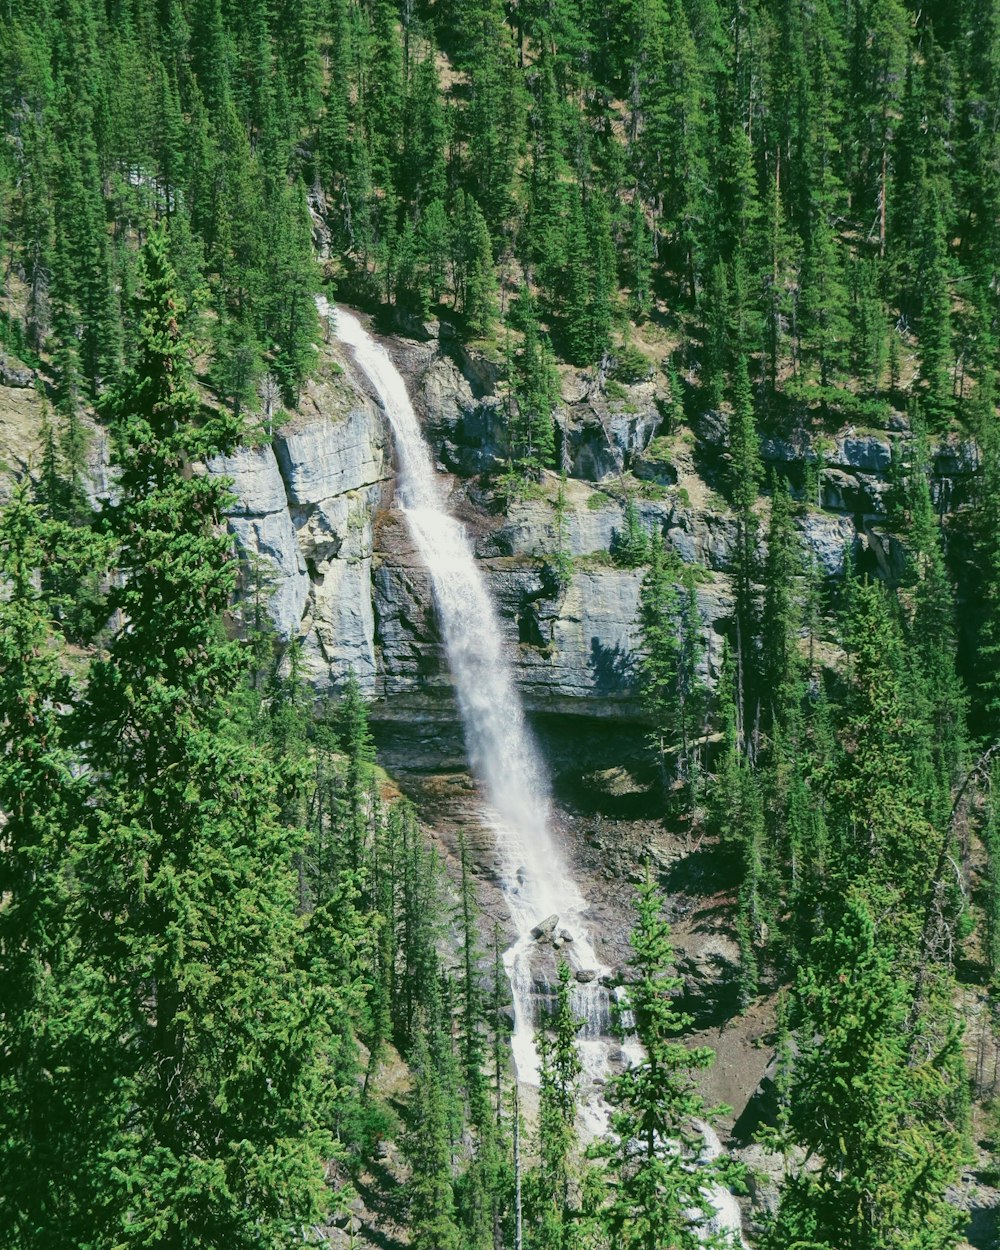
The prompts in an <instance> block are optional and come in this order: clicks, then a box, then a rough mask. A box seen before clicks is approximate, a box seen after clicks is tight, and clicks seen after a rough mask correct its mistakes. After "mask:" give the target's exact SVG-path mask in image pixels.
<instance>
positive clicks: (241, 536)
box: [229, 512, 309, 641]
mask: <svg viewBox="0 0 1000 1250" xmlns="http://www.w3.org/2000/svg"><path fill="white" fill-rule="evenodd" d="M229 528H230V530H231V531H232V533H233V534H234V536H235V538H236V543H237V546H238V547H239V549H240V552H241V553H242V555H243V556H244V557H246V558H249V559H251V560H259V561H260V565H261V574H262V575H263V579H264V584H265V586H266V588H267V590H268V592H269V595H270V598H269V600H268V612H269V614H270V616H271V620H272V621H273V623H274V628H275V631H276V632H277V634H278V637H279V638H281V639H283V640H285V641H287V640H288V639H290V638H293V637H295V635H296V634H297V633H298V631H299V624H300V622H301V620H302V612H303V609H304V608H305V604H306V599H307V598H308V596H309V576H308V574H307V572H306V568H305V561H304V560H303V558H302V553H301V552H300V550H299V545H298V543H297V541H296V538H295V527H294V526H293V525H292V519H291V517H290V516H289V515H288V513H287V512H273V513H270V514H268V515H267V516H261V517H255V516H233V517H230V519H229ZM246 580H247V581H248V582H249V584H250V586H251V588H252V589H251V590H250V592H249V593H251V594H254V593H255V587H254V584H255V581H256V574H255V573H254V572H253V571H252V570H251V572H250V573H249V574H248V577H247V579H246Z"/></svg>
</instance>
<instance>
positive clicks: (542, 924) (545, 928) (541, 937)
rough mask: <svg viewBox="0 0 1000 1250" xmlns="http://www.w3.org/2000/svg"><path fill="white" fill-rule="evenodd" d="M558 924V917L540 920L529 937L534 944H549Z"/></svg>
mask: <svg viewBox="0 0 1000 1250" xmlns="http://www.w3.org/2000/svg"><path fill="white" fill-rule="evenodd" d="M558 923H559V917H558V916H557V915H553V916H546V918H545V919H544V920H540V921H539V922H538V924H536V925H535V927H534V928H533V929H532V930H531V936H532V937H533V938H534V939H535V941H536V942H551V940H552V937H553V935H554V934H555V931H556V926H557V925H558Z"/></svg>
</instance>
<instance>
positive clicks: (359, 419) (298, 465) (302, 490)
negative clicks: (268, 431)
mask: <svg viewBox="0 0 1000 1250" xmlns="http://www.w3.org/2000/svg"><path fill="white" fill-rule="evenodd" d="M275 450H276V453H277V458H278V464H279V466H280V468H281V475H282V477H283V478H284V480H285V488H286V491H287V493H288V498H289V500H290V502H291V503H293V504H310V503H319V502H320V501H322V500H324V499H330V498H331V497H332V496H334V495H342V494H344V493H345V492H346V491H351V490H360V489H361V488H362V487H363V486H371V485H373V484H374V483H375V482H378V481H380V480H381V478H382V477H383V475H384V472H385V459H384V455H383V439H382V425H381V421H380V419H379V417H378V415H377V413H376V412H375V410H374V408H373V407H371V406H370V405H369V404H367V403H365V404H361V403H359V404H358V405H357V406H356V407H354V408H352V409H351V410H350V412H348V413H347V415H346V416H345V417H343V418H342V419H340V420H337V421H333V420H329V419H321V420H319V421H312V422H310V423H309V424H308V425H306V426H304V427H303V428H301V429H296V430H291V431H285V430H283V431H281V433H279V435H278V437H277V440H276V446H275Z"/></svg>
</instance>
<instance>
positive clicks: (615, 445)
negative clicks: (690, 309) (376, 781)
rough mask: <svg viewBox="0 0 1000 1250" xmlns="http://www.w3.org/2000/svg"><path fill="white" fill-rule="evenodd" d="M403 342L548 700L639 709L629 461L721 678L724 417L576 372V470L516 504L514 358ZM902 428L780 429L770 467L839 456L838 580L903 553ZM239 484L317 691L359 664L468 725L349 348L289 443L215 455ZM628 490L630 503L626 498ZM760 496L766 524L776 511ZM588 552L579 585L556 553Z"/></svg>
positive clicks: (948, 452) (563, 441)
mask: <svg viewBox="0 0 1000 1250" xmlns="http://www.w3.org/2000/svg"><path fill="white" fill-rule="evenodd" d="M418 333H419V337H418V338H406V337H396V338H393V339H390V340H388V346H389V347H390V350H391V351H392V352H393V354H394V357H395V358H396V360H397V363H398V364H399V365H400V367H401V369H402V370H403V372H404V374H405V375H406V377H407V380H408V384H409V386H410V391H411V394H412V395H413V396H414V397H415V400H416V404H417V407H418V411H420V412H421V415H422V416H423V417H424V419H425V422H426V429H427V432H428V437H429V439H430V441H431V443H432V447H433V449H434V453H435V456H436V459H437V462H438V466H439V468H440V469H441V471H442V473H445V474H448V475H450V477H449V481H450V487H451V496H452V506H453V508H454V509H455V511H456V512H457V513H458V514H459V515H460V516H461V517H462V518H463V520H465V522H466V523H467V525H468V528H469V530H470V533H471V535H472V537H473V540H474V542H475V549H476V554H477V556H478V557H479V558H480V559H481V560H482V562H483V565H484V569H485V572H486V575H487V579H488V581H489V583H490V587H491V589H492V591H493V593H494V596H495V598H496V601H497V602H498V604H499V605H500V610H501V617H502V624H503V628H504V629H505V631H506V633H507V642H508V647H509V651H510V653H511V654H512V656H513V657H514V663H515V670H516V674H517V678H518V681H519V684H520V687H521V690H522V693H523V696H524V699H525V702H526V705H527V706H528V708H529V709H532V710H536V711H545V712H547V713H557V714H566V715H576V714H582V715H585V716H587V717H589V718H598V719H603V720H613V721H616V722H622V721H635V720H641V713H640V710H639V706H638V699H637V693H636V679H635V656H636V648H637V644H638V638H637V632H636V615H637V606H638V601H639V590H640V585H641V580H642V574H641V571H637V570H634V569H627V568H621V567H617V566H616V565H615V563H614V559H613V554H612V553H613V552H614V550H615V548H616V546H617V545H618V543H619V542H620V540H621V536H622V532H623V529H624V520H623V511H622V505H621V502H620V490H619V489H618V483H619V480H620V478H621V475H622V474H623V473H627V474H630V475H631V479H630V480H631V481H632V483H633V487H632V490H633V494H634V496H635V500H636V509H637V514H638V517H639V520H640V523H641V524H642V525H643V526H644V527H645V528H646V529H647V530H648V531H650V532H652V531H658V532H659V533H661V534H662V535H663V536H664V537H665V539H666V540H667V541H668V542H670V543H671V544H672V545H673V546H674V547H675V549H676V550H677V551H678V553H679V554H680V555H681V557H682V558H683V559H684V560H685V561H687V562H689V563H694V564H697V565H699V566H700V567H701V569H702V573H701V574H700V577H699V586H698V602H699V608H700V611H701V616H702V621H703V625H704V634H705V641H706V644H707V645H706V660H705V665H706V669H707V671H708V674H709V675H711V674H712V673H714V671H716V670H717V667H718V664H719V660H720V655H721V640H722V636H723V634H724V632H725V629H726V626H727V621H728V618H729V615H730V612H731V602H732V599H731V591H730V586H729V576H728V574H729V569H730V560H731V552H732V547H733V521H732V516H731V514H730V512H729V510H728V508H727V507H726V505H725V503H724V501H723V500H722V499H721V498H720V496H719V495H718V494H717V493H716V491H715V490H714V489H713V486H714V485H717V484H718V483H719V482H720V481H721V478H722V474H723V472H724V468H725V458H726V422H725V417H724V416H723V415H722V414H715V413H709V414H707V415H706V416H705V417H703V418H702V419H701V420H700V421H699V423H698V424H697V425H696V427H695V428H694V429H693V430H688V429H682V430H679V431H677V432H674V433H672V434H670V433H666V432H665V418H664V415H663V412H664V408H665V404H664V400H665V395H664V393H663V391H662V389H661V388H660V386H659V384H658V383H657V382H656V381H655V380H654V381H651V382H645V383H642V384H640V385H637V386H629V387H623V386H616V387H613V388H612V387H609V386H606V385H604V384H603V383H601V382H600V381H599V380H597V381H595V380H594V379H593V378H589V377H588V376H586V375H584V374H580V373H568V374H567V375H565V377H564V390H563V393H564V401H565V405H564V408H563V410H562V413H561V418H560V428H559V440H560V446H561V450H562V456H563V461H564V464H565V465H566V466H567V470H568V473H569V478H568V481H567V483H566V487H565V492H564V503H563V507H562V509H559V508H557V495H558V479H557V477H556V476H555V475H554V474H550V475H546V478H545V480H544V481H543V482H542V483H541V486H540V488H539V490H538V492H537V494H536V495H534V496H533V497H531V498H528V499H524V500H520V501H516V502H513V503H510V504H508V505H507V506H506V507H502V506H501V505H500V503H499V502H498V500H497V498H496V497H495V496H494V495H493V494H491V493H490V490H489V488H488V476H486V477H484V476H483V475H489V474H490V473H494V472H497V471H499V470H501V469H502V468H503V467H504V465H505V462H506V455H507V449H506V444H505V419H504V412H503V406H502V401H501V398H500V396H499V394H498V391H499V389H500V379H499V376H498V367H497V366H496V365H495V364H494V363H491V362H490V361H488V360H486V359H484V358H482V357H476V356H473V355H471V354H470V353H469V352H468V351H467V350H466V349H464V348H462V347H460V345H458V344H457V342H456V341H454V340H452V339H449V338H448V337H447V335H446V334H442V333H441V332H440V327H436V326H431V327H420V328H419V331H418ZM894 421H895V425H894V427H893V428H890V429H885V430H864V431H862V430H857V429H855V428H853V427H852V428H848V429H845V430H843V431H841V432H840V433H839V434H838V435H837V436H836V437H835V438H832V439H831V438H826V439H820V438H818V437H817V436H816V435H815V434H813V433H811V432H810V431H809V430H808V429H806V428H804V427H803V428H801V429H797V430H791V431H788V430H784V431H781V432H772V433H769V434H767V435H766V436H765V437H764V439H763V445H762V452H763V455H764V458H765V461H766V463H768V464H769V465H771V466H774V467H775V468H777V469H779V470H780V471H781V472H782V473H783V474H785V475H786V476H788V477H789V478H790V479H791V480H792V481H793V483H802V482H803V481H804V480H805V478H806V468H807V466H808V463H809V461H810V460H816V459H817V457H819V456H821V457H822V464H823V472H822V475H821V476H822V480H821V486H820V488H819V491H818V494H817V498H816V500H815V506H813V507H809V508H808V509H807V510H806V511H805V512H804V514H803V515H802V516H800V518H799V520H798V525H799V527H800V529H801V532H802V536H803V540H804V544H805V547H806V549H807V551H809V552H811V553H812V555H813V557H814V558H815V561H816V563H817V565H818V567H819V569H820V570H821V571H822V573H824V574H825V575H827V576H836V575H837V574H839V573H840V571H841V570H842V568H843V562H844V558H845V554H846V553H847V551H849V550H852V551H853V552H854V554H855V558H856V559H857V560H858V562H859V563H860V564H861V566H862V567H871V568H872V569H873V571H874V570H878V571H880V572H881V573H882V574H883V575H886V576H890V577H891V576H893V575H895V574H896V573H898V572H899V570H900V568H901V567H902V565H901V560H902V554H901V552H900V551H899V550H898V549H897V546H896V544H895V541H894V540H893V539H892V538H891V537H890V536H889V535H888V534H887V532H886V530H885V529H884V522H885V519H886V510H887V507H888V495H889V492H890V489H891V485H892V477H893V463H894V458H895V457H896V456H897V455H898V454H900V453H901V452H902V451H903V450H904V444H905V442H906V440H907V438H908V433H907V431H906V428H905V423H904V422H903V421H902V420H901V419H899V418H895V419H894ZM936 457H937V458H936V464H935V467H936V471H937V472H936V489H937V491H938V494H939V499H940V502H941V503H942V505H945V506H946V505H948V504H949V503H953V502H955V501H956V500H958V501H961V499H962V498H963V497H964V493H965V492H966V491H967V489H968V482H969V478H970V475H971V473H972V472H973V471H974V468H975V462H974V449H972V448H971V447H967V446H958V445H955V446H952V445H945V446H942V447H940V448H939V449H938V450H937V452H936ZM211 468H212V470H213V471H215V472H219V473H224V474H226V475H228V476H230V477H232V479H233V482H234V493H235V495H236V503H235V505H234V507H233V510H232V514H231V516H230V526H231V528H232V531H233V533H234V535H235V537H236V540H237V543H238V544H239V546H240V548H241V550H242V551H243V552H244V553H246V554H247V556H248V557H250V558H251V561H252V567H253V568H254V569H259V570H260V572H259V573H256V572H253V571H249V572H248V577H247V584H246V596H247V598H248V599H251V600H253V599H255V598H256V597H258V596H259V594H260V591H261V589H262V587H264V586H267V587H268V588H269V589H270V590H271V592H272V595H271V599H270V613H271V617H272V619H273V621H274V625H275V628H276V630H277V632H278V634H279V635H280V637H281V638H282V639H284V640H291V639H293V638H299V639H301V644H302V646H303V650H304V656H305V660H306V671H307V673H308V674H309V676H310V678H311V680H312V681H313V683H314V684H315V686H316V687H317V689H319V690H324V689H327V688H330V687H336V686H339V685H340V684H341V683H342V682H343V681H344V679H345V678H346V675H347V673H348V671H349V670H353V671H354V673H355V675H356V676H357V678H358V680H359V681H360V683H361V685H362V687H363V688H364V689H365V690H366V691H367V692H368V693H369V694H370V695H372V696H374V697H375V698H376V700H377V706H376V716H378V717H379V718H381V719H400V720H402V719H407V720H411V721H412V720H414V719H416V720H418V721H424V722H433V721H437V720H448V719H451V718H452V715H453V709H452V702H451V694H450V684H449V676H448V672H447V667H446V665H445V663H444V660H443V655H442V649H441V644H440V639H439V637H438V634H437V628H436V623H435V618H434V611H433V607H432V601H431V591H430V584H429V578H428V575H427V573H426V571H425V570H424V569H423V568H422V567H421V566H420V563H419V560H418V559H417V558H416V556H415V554H414V552H413V548H412V544H411V542H410V539H409V535H408V533H407V531H406V528H405V526H404V525H403V524H402V520H401V517H400V515H399V513H398V511H396V510H395V509H393V507H392V493H393V470H392V447H391V440H390V437H389V433H388V430H387V427H386V423H385V421H384V418H383V416H382V413H381V412H380V410H379V409H378V407H377V406H376V404H375V403H374V401H373V400H372V399H371V398H370V397H369V396H368V394H367V393H366V390H365V386H364V383H363V380H362V379H361V378H360V377H359V375H358V373H357V371H356V370H355V368H354V366H353V365H352V363H351V361H350V360H349V359H348V358H347V357H346V356H345V354H344V353H343V352H342V351H341V349H340V347H339V345H338V344H336V343H331V344H328V345H327V346H326V347H325V348H324V360H323V367H322V369H321V374H320V378H319V380H318V381H316V382H314V383H313V384H312V385H311V386H310V388H309V390H308V392H307V394H306V396H305V399H304V401H303V404H302V406H301V409H300V411H299V413H297V414H296V416H295V418H294V420H293V421H292V423H291V424H289V425H287V426H285V427H283V428H281V429H280V430H278V431H277V433H276V434H275V435H274V437H273V439H272V441H271V442H270V443H269V444H264V445H262V446H256V447H252V448H244V449H242V450H240V451H239V452H238V453H237V454H236V455H235V456H233V457H230V458H226V459H220V460H218V461H217V462H215V463H213V465H212V466H211ZM616 492H617V496H618V497H616ZM766 506H767V505H766V501H762V504H761V507H762V520H763V519H766V518H765V517H764V516H763V513H764V512H766ZM560 548H561V549H562V550H563V551H564V552H567V553H568V554H570V555H571V556H572V557H573V573H572V577H571V578H570V580H569V582H568V584H565V585H563V584H560V583H559V581H558V580H557V579H556V577H555V575H554V572H553V567H552V563H551V560H552V556H553V554H554V553H555V552H556V551H557V550H559V549H560Z"/></svg>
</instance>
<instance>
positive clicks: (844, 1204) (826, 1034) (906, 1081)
mask: <svg viewBox="0 0 1000 1250" xmlns="http://www.w3.org/2000/svg"><path fill="white" fill-rule="evenodd" d="M796 1003H797V1010H798V1011H799V1012H800V1013H801V1021H800V1027H799V1031H798V1037H799V1053H798V1056H797V1057H796V1059H795V1061H794V1071H793V1077H792V1088H791V1094H790V1097H791V1105H792V1111H791V1116H790V1124H789V1135H790V1139H791V1140H793V1141H797V1142H799V1143H800V1144H801V1145H802V1146H804V1147H805V1149H806V1150H807V1151H808V1152H809V1154H815V1155H816V1157H817V1158H818V1159H819V1161H820V1165H819V1168H818V1170H816V1171H812V1172H802V1173H800V1174H799V1175H797V1176H795V1177H794V1178H792V1179H791V1180H790V1181H789V1182H788V1183H787V1184H786V1187H785V1190H784V1193H783V1195H782V1201H781V1207H780V1209H779V1211H778V1214H777V1217H776V1219H775V1221H774V1225H773V1227H772V1228H771V1229H770V1230H769V1232H768V1234H767V1236H766V1237H765V1238H764V1242H763V1244H764V1246H765V1247H767V1248H768V1250H770V1248H771V1247H774V1248H775V1250H777V1248H778V1247H785V1246H789V1245H792V1244H799V1243H803V1242H804V1243H805V1244H808V1245H811V1246H812V1245H815V1246H817V1247H829V1248H830V1250H833V1248H834V1247H837V1250H840V1248H841V1247H852V1246H857V1247H859V1248H860V1247H862V1246H863V1247H866V1248H868V1247H872V1248H878V1250H882V1248H885V1250H889V1248H890V1247H893V1248H895V1247H899V1248H900V1250H902V1248H903V1247H913V1250H916V1248H917V1247H921V1248H923V1247H928V1248H930V1247H941V1248H942V1250H946V1248H947V1247H953V1246H956V1245H957V1244H958V1241H959V1237H958V1227H959V1224H960V1219H959V1215H958V1212H957V1211H955V1209H954V1208H953V1207H951V1206H950V1205H949V1204H948V1202H947V1201H946V1199H945V1190H946V1188H947V1186H948V1185H949V1184H950V1183H952V1181H953V1178H954V1176H955V1173H956V1170H957V1168H958V1166H959V1165H960V1162H961V1158H962V1133H961V1128H960V1126H959V1125H956V1123H955V1122H954V1118H953V1116H949V1115H948V1114H947V1113H945V1114H944V1115H942V1116H940V1117H939V1116H938V1115H937V1114H935V1112H934V1110H933V1109H932V1108H933V1107H934V1106H935V1102H936V1100H937V1099H940V1098H941V1097H942V1096H944V1098H945V1101H946V1102H947V1101H948V1086H949V1084H950V1083H951V1082H953V1081H954V1080H955V1065H954V1059H955V1056H956V1053H957V1050H956V1048H957V1047H958V1045H959V1038H958V1035H957V1033H956V1032H955V1031H954V1030H952V1031H950V1032H949V1033H948V1034H947V1036H946V1037H945V1039H944V1041H943V1043H942V1044H941V1045H940V1046H939V1047H934V1048H932V1049H931V1050H930V1051H929V1053H928V1052H924V1053H925V1054H926V1058H922V1059H921V1060H920V1061H919V1062H916V1063H914V1062H912V1060H911V1052H910V1051H909V1049H908V1045H907V1023H906V1012H907V1006H908V1004H907V1001H906V994H905V987H904V986H903V985H901V983H900V981H899V979H898V977H897V975H896V972H895V969H894V967H893V960H892V951H891V950H890V949H889V948H888V946H887V943H886V941H885V938H884V936H883V935H881V934H878V933H877V931H876V928H875V924H874V922H873V920H872V917H871V913H870V910H869V908H868V906H867V905H866V904H865V902H864V901H863V900H862V899H860V898H858V897H857V896H856V895H852V894H849V895H848V896H847V897H846V899H845V900H844V902H843V904H842V905H841V906H840V907H839V908H837V910H836V913H835V914H834V915H832V916H831V919H830V922H829V928H828V930H827V931H826V932H825V933H824V934H823V935H821V936H820V937H818V938H817V939H816V942H815V943H814V948H813V951H812V953H811V955H810V963H809V968H808V970H807V971H805V972H804V973H803V974H802V975H801V977H800V978H799V982H798V985H797V988H796Z"/></svg>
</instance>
